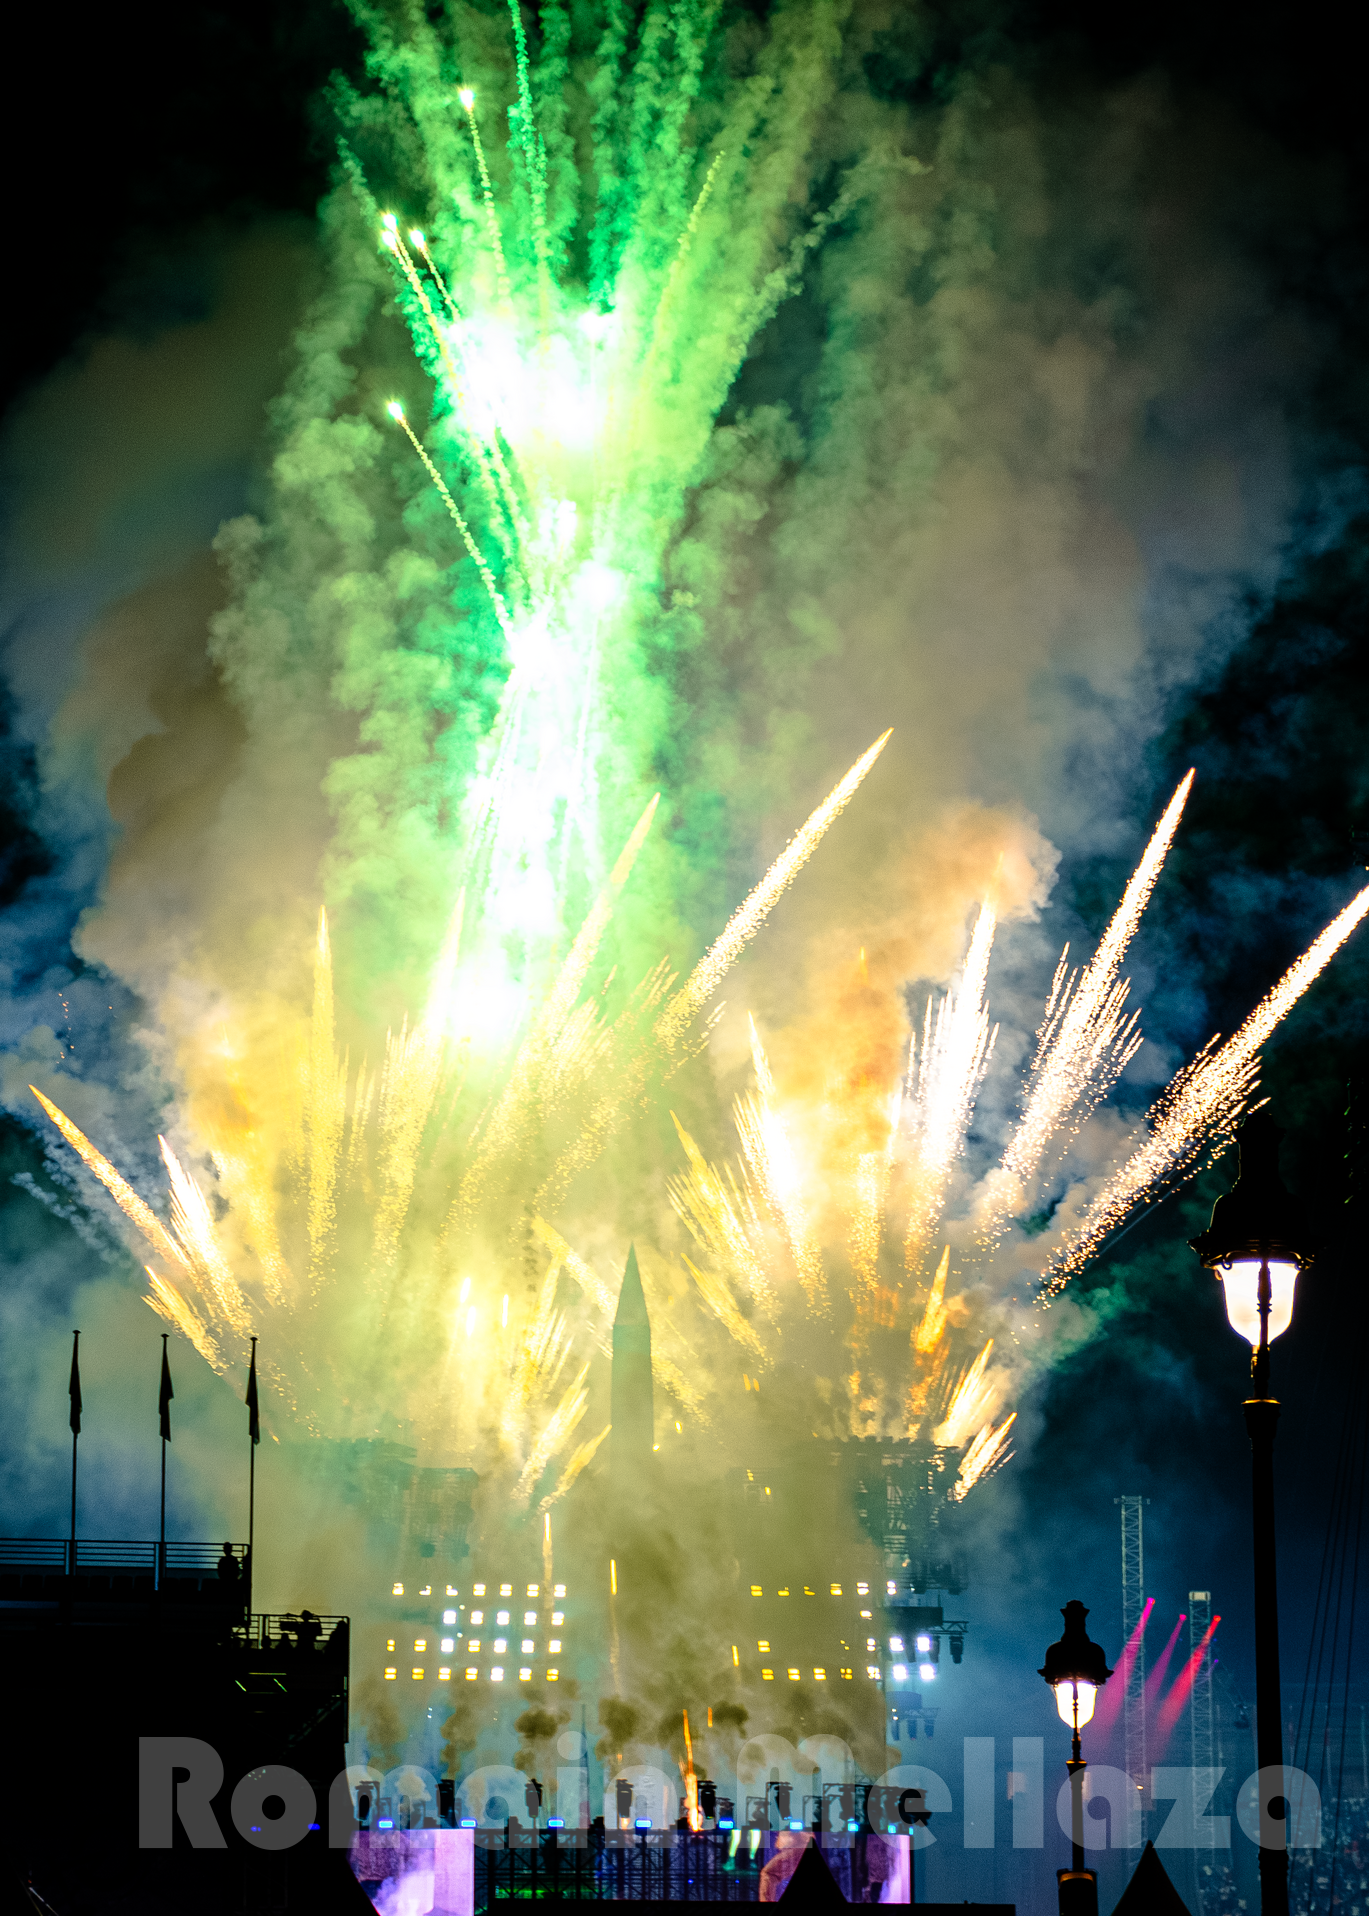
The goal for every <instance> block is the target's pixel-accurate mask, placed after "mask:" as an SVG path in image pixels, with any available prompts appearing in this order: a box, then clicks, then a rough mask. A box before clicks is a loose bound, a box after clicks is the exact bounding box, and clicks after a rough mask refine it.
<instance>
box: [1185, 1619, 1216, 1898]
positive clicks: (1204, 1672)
mask: <svg viewBox="0 0 1369 1916" xmlns="http://www.w3.org/2000/svg"><path fill="white" fill-rule="evenodd" d="M1211 1623H1212V1592H1211V1591H1210V1590H1190V1591H1189V1593H1188V1656H1189V1663H1190V1666H1191V1668H1192V1671H1193V1688H1192V1689H1191V1690H1190V1691H1189V1693H1188V1729H1189V1739H1190V1742H1191V1746H1192V1757H1191V1761H1192V1764H1193V1794H1194V1804H1193V1813H1194V1815H1195V1817H1196V1816H1198V1815H1199V1814H1200V1813H1201V1811H1202V1809H1203V1807H1204V1805H1205V1804H1206V1802H1207V1798H1208V1795H1209V1784H1210V1781H1215V1778H1211V1775H1210V1773H1211V1771H1212V1770H1213V1769H1214V1768H1215V1756H1214V1748H1215V1744H1214V1737H1213V1724H1212V1644H1211V1642H1210V1641H1209V1638H1208V1630H1209V1628H1210V1626H1211ZM1205 1772H1206V1774H1205ZM1194 1862H1195V1863H1196V1864H1197V1869H1196V1877H1195V1880H1196V1884H1197V1901H1198V1908H1197V1916H1203V1869H1202V1865H1201V1863H1200V1862H1199V1860H1198V1858H1197V1857H1195V1858H1194Z"/></svg>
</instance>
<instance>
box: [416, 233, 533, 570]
mask: <svg viewBox="0 0 1369 1916" xmlns="http://www.w3.org/2000/svg"><path fill="white" fill-rule="evenodd" d="M393 221H394V214H393V213H387V214H386V215H385V223H384V225H383V226H382V227H381V233H380V243H381V245H382V246H383V247H384V248H385V250H386V251H387V252H388V253H389V254H390V256H391V258H392V259H394V260H395V261H396V263H397V264H398V266H399V268H400V271H401V272H402V273H403V274H404V277H405V279H406V280H407V281H408V283H409V287H410V289H411V291H412V292H413V295H414V297H415V299H416V300H417V301H418V303H419V306H420V307H421V309H422V312H423V316H424V319H425V320H426V321H427V325H428V331H429V334H430V335H431V338H432V343H433V346H434V348H435V350H436V352H437V355H438V358H439V359H440V360H441V362H442V366H443V369H444V371H445V372H446V375H447V383H448V386H449V388H450V390H451V395H452V399H453V400H454V402H455V406H456V411H457V415H458V417H459V418H461V419H462V420H463V421H464V423H465V428H466V437H467V439H468V441H469V443H470V447H471V450H472V451H473V452H474V454H475V460H476V465H477V468H478V470H479V473H480V481H481V484H482V485H483V487H484V489H485V494H486V497H487V498H488V500H489V503H490V506H491V507H492V509H493V513H494V523H495V527H496V530H497V531H498V532H499V534H500V535H501V536H500V543H501V544H502V545H503V546H504V549H505V551H516V550H517V548H518V546H519V545H520V544H521V545H526V543H527V539H528V526H527V521H526V520H525V519H524V517H523V514H522V510H521V508H520V506H519V504H518V495H517V493H516V492H515V491H514V487H513V481H512V479H511V478H510V476H509V473H508V470H507V467H506V466H505V463H504V456H503V453H502V452H501V450H500V447H499V442H498V439H497V438H496V437H495V435H493V434H486V433H483V432H481V430H480V425H479V421H478V419H477V417H476V412H475V408H474V407H473V405H472V404H471V400H470V396H469V394H468V392H467V390H466V380H465V378H464V377H463V375H462V372H461V369H460V368H459V367H458V365H457V363H456V360H455V359H454V358H453V356H452V349H451V343H450V340H449V338H448V330H449V329H448V328H446V327H444V326H443V325H442V323H441V321H440V320H439V319H438V317H437V314H436V313H435V312H434V311H433V306H432V301H431V300H430V299H429V298H428V289H427V287H426V286H424V284H423V281H422V280H421V279H420V277H419V274H418V269H417V268H416V267H415V265H414V263H413V260H412V258H411V257H410V255H409V251H408V248H407V247H406V246H405V244H404V242H403V240H402V239H401V238H400V237H399V230H398V224H397V222H396V223H394V224H391V222H393ZM425 250H426V249H425ZM389 411H390V417H391V418H392V419H397V420H399V422H400V424H403V420H402V418H401V416H400V414H398V413H396V412H395V411H394V410H393V408H390V409H389ZM410 436H411V437H412V435H410ZM425 463H426V462H425ZM430 470H431V469H430ZM439 490H441V488H440V487H439ZM448 496H449V495H447V494H446V493H443V497H444V498H446V497H448ZM505 518H507V521H508V525H507V527H506V526H505V524H504V521H505ZM457 524H458V526H463V525H464V524H465V521H464V519H460V518H458V520H457ZM509 531H511V532H512V535H513V541H514V544H513V546H512V547H510V544H509V539H508V536H507V534H508V532H509ZM471 556H472V557H473V558H474V557H475V554H474V553H472V555H471ZM477 563H479V561H478V560H477Z"/></svg>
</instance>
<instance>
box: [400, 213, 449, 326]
mask: <svg viewBox="0 0 1369 1916" xmlns="http://www.w3.org/2000/svg"><path fill="white" fill-rule="evenodd" d="M409 244H410V246H412V247H413V248H414V250H415V251H416V252H417V253H420V254H421V255H422V258H423V264H424V265H425V266H426V267H427V269H428V271H429V273H430V274H431V276H432V281H433V284H434V286H436V288H437V290H438V292H439V293H441V295H442V303H443V305H444V306H445V307H446V308H447V312H448V314H449V315H450V317H451V318H452V320H453V321H454V322H457V323H459V322H460V319H461V308H460V307H459V306H458V305H457V303H456V300H455V299H454V298H453V296H452V289H451V287H450V286H448V284H447V282H446V280H445V279H444V278H443V277H442V274H441V273H440V272H439V271H438V267H437V261H436V260H435V259H434V258H433V256H432V254H431V253H430V252H429V251H428V236H427V234H426V233H424V232H423V231H422V230H421V229H420V228H419V227H417V226H411V227H410V228H409Z"/></svg>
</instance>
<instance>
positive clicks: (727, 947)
mask: <svg viewBox="0 0 1369 1916" xmlns="http://www.w3.org/2000/svg"><path fill="white" fill-rule="evenodd" d="M892 737H893V728H892V726H891V727H890V729H889V730H888V731H887V732H884V733H882V734H881V736H880V737H879V738H877V739H876V740H875V742H874V744H873V745H872V746H871V747H870V749H869V751H868V752H866V753H864V754H863V755H862V756H861V757H860V758H858V759H857V760H856V762H855V764H854V765H853V766H852V767H851V769H850V771H849V772H848V773H847V774H846V776H845V778H843V779H842V780H841V781H840V783H839V784H838V785H836V786H835V787H834V788H833V790H832V791H831V792H829V793H828V795H827V797H826V798H825V799H824V800H823V801H822V803H821V805H819V806H818V808H817V810H816V811H815V812H813V813H812V814H811V816H810V817H809V818H808V820H807V821H806V823H805V824H804V825H803V827H802V828H801V829H800V830H799V831H797V832H796V833H795V834H794V836H793V838H791V839H790V841H789V843H788V845H787V846H786V847H785V849H784V851H783V852H781V853H780V856H779V857H778V858H777V859H776V860H775V862H774V864H773V865H772V866H771V867H770V869H769V871H768V872H767V873H766V874H765V877H764V878H763V879H762V880H761V882H760V884H759V885H757V887H756V889H755V890H754V891H753V892H752V893H751V895H750V897H749V898H748V899H747V900H746V902H745V904H743V905H742V906H741V907H740V908H739V909H738V910H737V911H736V912H734V913H733V915H732V917H731V918H730V919H729V920H728V922H727V924H726V926H725V927H724V928H723V930H722V932H721V933H720V934H719V936H718V937H717V938H716V939H715V940H714V942H713V944H712V945H711V946H710V947H709V949H708V950H707V951H706V952H705V953H704V955H703V957H702V958H701V959H700V960H699V962H698V964H697V965H696V966H695V967H694V969H693V971H692V972H691V973H690V974H689V977H688V979H687V980H686V981H685V984H684V985H683V986H682V987H681V989H680V990H679V991H678V992H677V993H676V995H675V997H674V998H672V999H671V1001H670V1003H669V1004H668V1005H667V1006H666V1008H665V1010H664V1011H663V1012H662V1014H661V1016H660V1017H659V1018H658V1019H657V1021H656V1034H655V1035H656V1039H657V1042H658V1043H659V1044H660V1045H661V1047H662V1049H663V1050H666V1051H673V1050H674V1049H675V1047H676V1045H677V1044H678V1043H679V1042H680V1040H681V1038H682V1037H683V1036H684V1033H685V1031H686V1029H687V1028H688V1026H689V1025H691V1024H692V1023H693V1022H694V1020H695V1019H696V1018H697V1017H698V1015H699V1013H700V1012H701V1011H702V1010H703V1008H704V1006H705V1005H706V1004H707V1003H708V1000H709V999H710V998H711V997H712V996H713V994H714V992H715V991H716V990H717V989H718V986H719V985H720V984H721V983H722V981H723V978H724V976H725V975H726V973H727V972H728V971H729V970H730V969H731V967H732V966H733V965H734V964H735V963H736V961H737V959H738V958H739V957H740V956H741V954H742V952H743V951H744V950H745V948H746V946H747V945H748V944H749V943H750V942H751V940H752V939H753V938H754V937H755V935H756V933H757V932H758V931H759V930H760V928H761V926H762V925H763V924H764V923H765V920H766V919H767V918H768V917H769V915H770V912H771V909H772V908H773V906H774V904H775V902H776V900H777V899H778V898H779V897H780V896H781V894H782V893H783V892H784V891H785V890H786V889H787V888H788V887H789V886H790V885H792V884H793V882H794V880H795V879H796V878H797V877H798V875H799V873H800V872H801V871H802V870H803V868H804V866H805V865H806V864H807V863H808V861H809V859H810V858H811V857H812V856H813V853H814V852H815V851H816V850H817V848H818V846H819V845H820V844H821V842H822V839H823V836H824V834H825V833H826V831H827V828H828V826H829V825H831V824H832V822H833V821H834V820H835V819H836V818H838V817H839V816H840V815H841V813H842V812H843V811H844V810H845V809H846V807H847V805H849V804H850V802H851V799H852V798H853V797H854V796H855V794H856V792H857V790H858V789H859V787H860V785H861V783H862V781H863V780H864V778H865V775H866V773H867V772H868V771H869V770H870V767H871V766H872V765H873V764H874V762H875V760H876V759H877V758H878V757H879V755H880V753H881V752H882V751H883V750H884V748H885V746H886V745H887V744H888V743H889V740H890V739H891V738H892Z"/></svg>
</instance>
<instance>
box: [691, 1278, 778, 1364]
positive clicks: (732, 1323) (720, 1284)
mask: <svg viewBox="0 0 1369 1916" xmlns="http://www.w3.org/2000/svg"><path fill="white" fill-rule="evenodd" d="M681 1261H682V1262H683V1264H684V1267H685V1269H686V1270H687V1271H688V1272H689V1275H690V1276H691V1277H692V1278H693V1279H694V1282H695V1283H696V1284H697V1285H698V1287H699V1295H700V1296H701V1297H702V1298H703V1300H704V1302H705V1304H707V1306H708V1308H709V1309H710V1310H711V1311H712V1312H713V1314H714V1316H715V1317H716V1318H717V1319H718V1322H719V1323H720V1324H721V1325H722V1326H723V1328H724V1330H726V1332H727V1333H728V1335H729V1337H731V1338H733V1339H734V1341H735V1342H736V1343H738V1344H744V1345H745V1346H746V1348H747V1349H748V1350H749V1351H750V1352H751V1353H752V1355H753V1356H755V1357H756V1358H758V1359H759V1360H760V1362H761V1363H768V1362H769V1359H768V1358H767V1356H766V1350H765V1346H764V1344H762V1342H761V1340H760V1338H759V1337H757V1335H756V1333H755V1331H753V1330H752V1328H751V1326H750V1325H749V1324H748V1323H747V1321H746V1319H745V1318H744V1317H743V1316H742V1314H741V1312H740V1311H739V1310H738V1309H737V1303H736V1299H735V1298H734V1297H733V1295H732V1293H731V1291H730V1290H729V1289H728V1288H727V1285H726V1284H725V1283H724V1281H723V1279H722V1278H720V1277H719V1276H717V1274H716V1273H715V1272H713V1271H701V1270H700V1269H699V1267H698V1265H697V1264H695V1263H694V1261H693V1260H692V1259H691V1258H688V1257H685V1256H684V1254H683V1252H682V1253H681Z"/></svg>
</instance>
